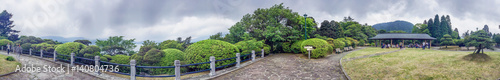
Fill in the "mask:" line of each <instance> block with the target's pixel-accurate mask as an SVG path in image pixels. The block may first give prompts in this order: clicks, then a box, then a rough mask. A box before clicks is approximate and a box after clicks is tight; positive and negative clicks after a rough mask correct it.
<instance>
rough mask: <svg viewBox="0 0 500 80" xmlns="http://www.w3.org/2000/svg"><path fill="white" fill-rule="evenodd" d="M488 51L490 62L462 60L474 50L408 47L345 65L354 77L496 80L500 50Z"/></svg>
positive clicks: (355, 78)
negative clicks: (457, 50)
mask: <svg viewBox="0 0 500 80" xmlns="http://www.w3.org/2000/svg"><path fill="white" fill-rule="evenodd" d="M368 49H369V48H368ZM359 51H361V52H364V50H359ZM368 51H370V50H368ZM485 53H486V54H487V55H489V56H490V57H491V60H490V61H487V62H474V61H467V60H464V59H462V58H463V57H464V56H466V55H469V54H471V53H470V52H456V51H437V50H427V49H426V50H422V49H411V48H407V49H406V50H402V51H399V52H395V53H389V54H385V55H380V56H373V57H369V58H362V59H357V60H353V61H349V62H343V65H344V68H345V70H346V73H347V74H348V75H349V76H350V77H351V78H352V79H354V80H359V79H363V80H365V79H391V80H393V79H396V80H401V79H426V80H427V79H439V80H441V79H445V80H473V79H487V80H496V79H498V78H500V66H499V65H500V52H485Z"/></svg>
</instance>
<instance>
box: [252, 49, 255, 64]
mask: <svg viewBox="0 0 500 80" xmlns="http://www.w3.org/2000/svg"><path fill="white" fill-rule="evenodd" d="M253 61H255V50H252V62H253Z"/></svg>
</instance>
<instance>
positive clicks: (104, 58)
mask: <svg viewBox="0 0 500 80" xmlns="http://www.w3.org/2000/svg"><path fill="white" fill-rule="evenodd" d="M99 58H100V59H99V60H101V61H106V62H108V61H109V59H108V58H106V57H99Z"/></svg>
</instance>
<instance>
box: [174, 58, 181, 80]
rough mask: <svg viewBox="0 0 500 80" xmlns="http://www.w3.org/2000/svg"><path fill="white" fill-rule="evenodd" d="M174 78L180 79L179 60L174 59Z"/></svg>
mask: <svg viewBox="0 0 500 80" xmlns="http://www.w3.org/2000/svg"><path fill="white" fill-rule="evenodd" d="M174 66H175V80H181V61H179V60H175V61H174Z"/></svg>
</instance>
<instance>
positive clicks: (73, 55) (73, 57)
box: [71, 53, 75, 67]
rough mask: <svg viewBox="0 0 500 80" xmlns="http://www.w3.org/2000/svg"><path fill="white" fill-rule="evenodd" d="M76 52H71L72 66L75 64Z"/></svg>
mask: <svg viewBox="0 0 500 80" xmlns="http://www.w3.org/2000/svg"><path fill="white" fill-rule="evenodd" d="M74 62H75V53H71V67H73V66H75V63H74Z"/></svg>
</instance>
